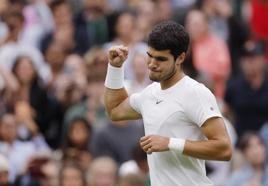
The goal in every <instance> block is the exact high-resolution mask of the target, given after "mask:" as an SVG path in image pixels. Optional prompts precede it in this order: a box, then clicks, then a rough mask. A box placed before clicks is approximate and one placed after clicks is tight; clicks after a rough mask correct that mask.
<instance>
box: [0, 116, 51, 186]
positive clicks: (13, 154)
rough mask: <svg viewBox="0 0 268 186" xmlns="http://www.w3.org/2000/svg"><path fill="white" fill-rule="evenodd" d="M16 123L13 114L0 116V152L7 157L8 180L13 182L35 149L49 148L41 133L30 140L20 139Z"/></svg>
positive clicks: (43, 149)
mask: <svg viewBox="0 0 268 186" xmlns="http://www.w3.org/2000/svg"><path fill="white" fill-rule="evenodd" d="M17 129H18V124H17V123H16V118H15V115H13V114H4V115H3V116H2V117H1V118H0V139H1V140H0V143H1V145H0V146H1V147H2V148H1V151H2V152H1V153H2V154H5V155H6V156H7V157H8V161H9V165H10V169H9V170H10V171H9V181H10V182H11V183H14V182H15V180H16V178H17V177H18V176H19V175H20V174H22V171H23V168H24V167H25V166H26V164H27V161H28V160H30V158H31V157H32V156H34V155H35V153H36V152H37V151H39V152H48V151H49V148H48V146H47V144H46V143H45V141H44V139H43V137H42V135H40V134H37V135H36V136H35V137H33V138H32V139H31V140H30V141H21V140H19V139H18V136H17Z"/></svg>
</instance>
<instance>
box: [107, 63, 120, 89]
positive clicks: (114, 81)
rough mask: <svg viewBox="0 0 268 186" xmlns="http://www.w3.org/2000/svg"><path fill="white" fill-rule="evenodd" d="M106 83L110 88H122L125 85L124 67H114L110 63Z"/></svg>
mask: <svg viewBox="0 0 268 186" xmlns="http://www.w3.org/2000/svg"><path fill="white" fill-rule="evenodd" d="M104 85H105V86H106V87H107V88H110V89H120V88H123V87H124V69H123V67H114V66H112V65H110V63H109V64H108V68H107V74H106V78H105V83H104Z"/></svg>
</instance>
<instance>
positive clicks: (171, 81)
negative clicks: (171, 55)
mask: <svg viewBox="0 0 268 186" xmlns="http://www.w3.org/2000/svg"><path fill="white" fill-rule="evenodd" d="M184 76H185V74H184V73H183V72H182V71H179V70H178V71H175V73H174V74H173V75H172V76H171V77H170V78H168V79H166V80H164V81H161V82H160V85H161V89H162V90H165V89H168V88H170V87H172V86H173V85H175V84H176V83H177V82H178V81H180V80H181V79H182V78H183V77H184Z"/></svg>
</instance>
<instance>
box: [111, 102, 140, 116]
mask: <svg viewBox="0 0 268 186" xmlns="http://www.w3.org/2000/svg"><path fill="white" fill-rule="evenodd" d="M111 116H112V120H115V121H116V120H134V119H140V118H141V115H140V114H139V113H138V112H137V111H135V110H134V109H133V108H132V107H131V105H130V102H129V97H128V98H126V99H125V100H124V101H123V102H121V103H120V104H119V105H118V106H117V107H115V108H114V109H113V110H112V112H111Z"/></svg>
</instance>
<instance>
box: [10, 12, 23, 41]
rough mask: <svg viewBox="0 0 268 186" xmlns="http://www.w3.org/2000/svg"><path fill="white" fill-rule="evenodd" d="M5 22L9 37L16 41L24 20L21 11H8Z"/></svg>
mask: <svg viewBox="0 0 268 186" xmlns="http://www.w3.org/2000/svg"><path fill="white" fill-rule="evenodd" d="M5 22H6V24H7V27H8V30H9V37H10V38H12V39H13V40H15V41H16V40H17V39H18V37H19V35H20V32H21V31H22V29H23V23H24V20H23V15H22V13H21V12H18V11H13V12H10V14H8V16H7V18H6V20H5Z"/></svg>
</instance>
